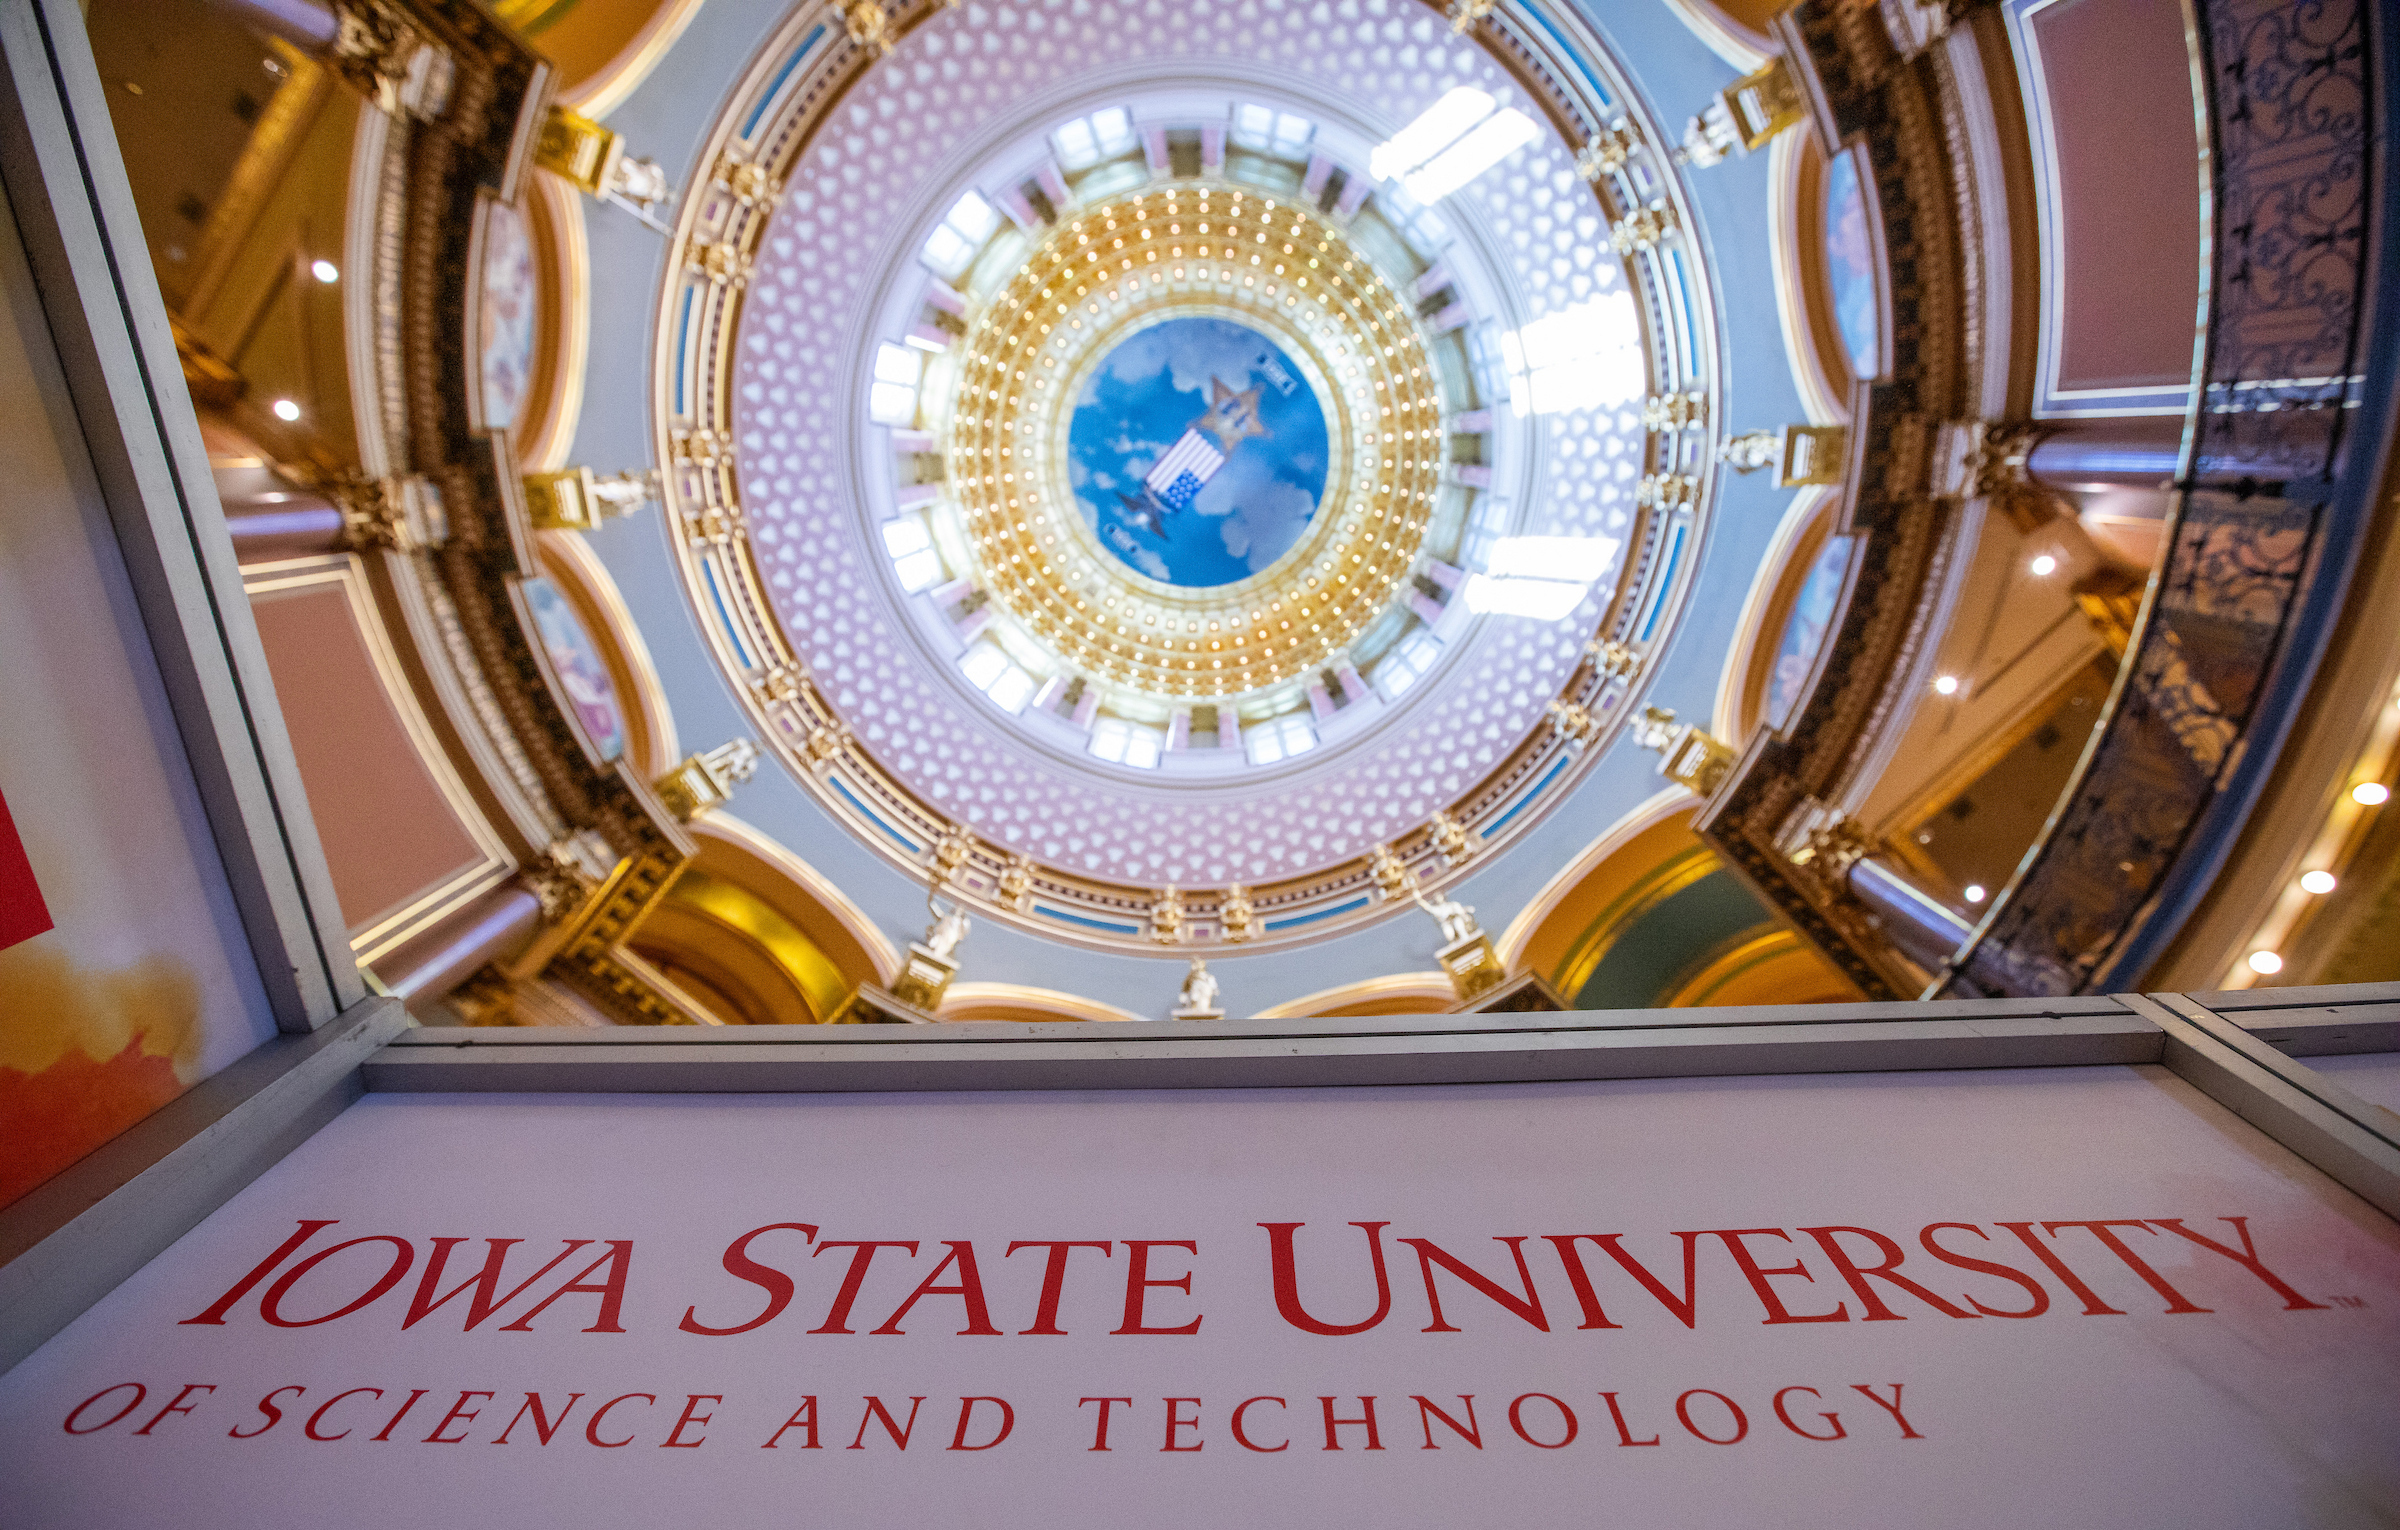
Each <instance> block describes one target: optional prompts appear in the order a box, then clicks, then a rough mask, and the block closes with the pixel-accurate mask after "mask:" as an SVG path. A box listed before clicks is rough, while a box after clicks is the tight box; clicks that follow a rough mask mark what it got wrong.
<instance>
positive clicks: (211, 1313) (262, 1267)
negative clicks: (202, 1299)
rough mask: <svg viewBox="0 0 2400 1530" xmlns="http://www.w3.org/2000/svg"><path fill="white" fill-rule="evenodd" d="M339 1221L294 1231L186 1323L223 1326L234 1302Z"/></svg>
mask: <svg viewBox="0 0 2400 1530" xmlns="http://www.w3.org/2000/svg"><path fill="white" fill-rule="evenodd" d="M339 1220H340V1218H338V1217H326V1218H324V1219H322V1220H320V1221H314V1222H302V1223H301V1224H300V1230H299V1231H298V1232H295V1233H293V1234H292V1235H291V1236H290V1237H288V1238H286V1239H284V1240H283V1243H282V1245H281V1246H280V1247H278V1248H277V1249H276V1250H275V1252H273V1253H272V1254H269V1255H268V1256H267V1257H266V1258H264V1259H262V1260H260V1261H259V1262H258V1265H257V1267H256V1268H255V1269H253V1270H251V1272H250V1273H249V1274H247V1275H245V1276H243V1277H242V1278H241V1279H239V1280H237V1281H235V1282H234V1283H233V1289H232V1290H230V1291H227V1292H226V1293H225V1294H224V1295H223V1296H220V1297H218V1298H217V1299H216V1300H215V1301H213V1302H211V1303H209V1305H208V1308H207V1310H206V1311H204V1312H202V1313H201V1314H200V1315H199V1316H198V1317H188V1318H185V1319H184V1320H183V1321H184V1323H186V1324H189V1323H214V1324H218V1325H220V1326H221V1325H222V1324H223V1323H224V1321H225V1314H226V1313H228V1312H231V1311H232V1310H233V1304H234V1303H235V1302H238V1301H240V1300H241V1299H242V1298H243V1297H245V1296H247V1295H249V1294H250V1288H251V1287H252V1286H255V1285H257V1284H258V1283H259V1282H260V1281H262V1280H264V1279H266V1278H267V1275H268V1273H269V1272H270V1271H272V1270H273V1269H274V1268H275V1266H277V1265H279V1264H281V1263H283V1262H284V1261H285V1260H286V1259H289V1258H291V1257H292V1255H293V1254H295V1253H297V1252H299V1249H300V1245H301V1244H303V1243H306V1242H307V1241H308V1240H309V1239H311V1238H313V1237H315V1236H316V1235H317V1234H318V1233H320V1232H323V1231H324V1230H325V1229H326V1228H328V1227H331V1226H332V1225H333V1224H334V1223H335V1222H337V1221H339ZM179 1326H180V1325H179Z"/></svg>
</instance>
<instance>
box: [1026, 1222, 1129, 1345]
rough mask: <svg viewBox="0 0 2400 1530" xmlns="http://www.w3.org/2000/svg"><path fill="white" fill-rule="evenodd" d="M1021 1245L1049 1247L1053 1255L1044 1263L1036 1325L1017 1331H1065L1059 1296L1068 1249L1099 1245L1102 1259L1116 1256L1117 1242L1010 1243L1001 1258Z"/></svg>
mask: <svg viewBox="0 0 2400 1530" xmlns="http://www.w3.org/2000/svg"><path fill="white" fill-rule="evenodd" d="M1021 1248H1046V1249H1048V1250H1049V1251H1050V1257H1049V1258H1048V1260H1047V1261H1045V1262H1044V1263H1043V1265H1042V1297H1041V1300H1040V1301H1039V1302H1038V1303H1036V1304H1035V1306H1034V1309H1033V1326H1032V1327H1031V1328H1020V1329H1018V1330H1017V1332H1019V1333H1021V1334H1025V1333H1047V1334H1063V1333H1065V1332H1066V1330H1065V1329H1063V1328H1061V1327H1059V1326H1058V1299H1059V1296H1060V1294H1061V1293H1063V1292H1064V1291H1065V1290H1066V1288H1067V1254H1068V1251H1069V1250H1071V1249H1078V1248H1096V1249H1098V1250H1099V1251H1100V1254H1101V1257H1102V1258H1111V1257H1113V1256H1114V1252H1115V1249H1116V1245H1115V1244H1114V1243H1011V1244H1010V1245H1009V1246H1008V1253H1005V1254H1002V1255H1001V1256H1000V1257H1001V1258H1003V1259H1006V1258H1008V1257H1009V1256H1010V1255H1012V1254H1014V1253H1016V1251H1017V1250H1018V1249H1021Z"/></svg>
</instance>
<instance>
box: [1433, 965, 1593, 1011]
mask: <svg viewBox="0 0 2400 1530" xmlns="http://www.w3.org/2000/svg"><path fill="white" fill-rule="evenodd" d="M1573 1007H1574V1006H1572V1005H1570V1004H1569V1003H1567V1001H1566V1000H1564V999H1562V998H1560V997H1559V996H1558V990H1557V989H1555V988H1552V987H1551V986H1550V985H1549V984H1548V983H1545V982H1543V981H1542V980H1541V978H1540V976H1539V975H1537V974H1535V973H1531V972H1520V973H1518V974H1517V975H1516V976H1515V977H1513V978H1509V979H1508V980H1507V981H1505V982H1501V983H1496V984H1494V985H1492V986H1491V987H1489V988H1487V989H1485V990H1484V991H1483V992H1481V993H1479V994H1477V995H1476V996H1475V997H1474V998H1472V999H1468V1000H1464V1001H1462V1002H1460V1003H1458V1004H1454V1005H1452V1006H1451V1007H1450V1013H1452V1014H1454V1015H1543V1014H1558V1013H1561V1012H1563V1011H1565V1010H1568V1009H1571V1008H1573Z"/></svg>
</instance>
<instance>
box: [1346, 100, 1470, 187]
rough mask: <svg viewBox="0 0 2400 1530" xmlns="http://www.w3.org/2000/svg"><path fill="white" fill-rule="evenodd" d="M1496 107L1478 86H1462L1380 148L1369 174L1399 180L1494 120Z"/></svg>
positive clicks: (1369, 160)
mask: <svg viewBox="0 0 2400 1530" xmlns="http://www.w3.org/2000/svg"><path fill="white" fill-rule="evenodd" d="M1494 105H1495V103H1494V102H1493V100H1492V98H1491V97H1490V96H1489V95H1486V94H1485V93H1484V92H1482V91H1480V90H1477V89H1476V88H1475V87H1474V86H1472V85H1461V86H1459V87H1458V88H1457V89H1455V90H1453V91H1451V92H1449V93H1448V94H1447V95H1445V96H1443V97H1442V98H1441V99H1440V100H1439V101H1436V102H1434V103H1433V104H1432V105H1431V106H1429V107H1427V108H1425V110H1424V111H1422V112H1420V113H1418V115H1417V119H1416V120H1415V121H1414V122H1411V123H1410V124H1409V125H1408V126H1406V127H1404V128H1402V129H1401V130H1400V131H1399V132H1397V133H1394V134H1393V135H1392V136H1391V137H1390V138H1388V139H1386V140H1384V142H1383V143H1381V144H1379V145H1378V146H1377V147H1376V149H1375V152H1374V153H1373V154H1372V155H1370V156H1369V157H1368V159H1367V173H1368V174H1370V175H1372V176H1374V177H1375V179H1377V180H1379V181H1394V180H1398V179H1399V178H1400V177H1402V176H1404V175H1406V174H1407V173H1408V172H1409V171H1411V170H1414V169H1416V168H1417V167H1418V166H1420V165H1422V164H1424V163H1425V162H1426V161H1427V160H1430V159H1432V158H1433V157H1434V156H1435V155H1436V154H1439V153H1440V152H1441V151H1442V150H1444V149H1446V148H1448V147H1449V146H1450V145H1451V144H1452V143H1453V142H1455V141H1456V140H1457V139H1458V138H1459V137H1461V136H1462V135H1463V134H1465V133H1466V131H1467V130H1468V129H1469V128H1471V127H1473V126H1474V125H1475V124H1476V123H1478V122H1481V121H1482V120H1483V119H1484V118H1486V117H1488V116H1490V115H1491V114H1492V107H1493V106H1494Z"/></svg>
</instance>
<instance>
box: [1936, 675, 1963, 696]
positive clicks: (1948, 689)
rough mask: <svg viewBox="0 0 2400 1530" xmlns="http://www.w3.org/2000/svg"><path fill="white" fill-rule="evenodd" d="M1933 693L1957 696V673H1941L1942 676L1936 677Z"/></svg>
mask: <svg viewBox="0 0 2400 1530" xmlns="http://www.w3.org/2000/svg"><path fill="white" fill-rule="evenodd" d="M1933 693H1934V694H1935V695H1936V696H1955V695H1957V694H1958V676H1956V675H1941V676H1938V677H1936V679H1935V680H1934V682H1933Z"/></svg>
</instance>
